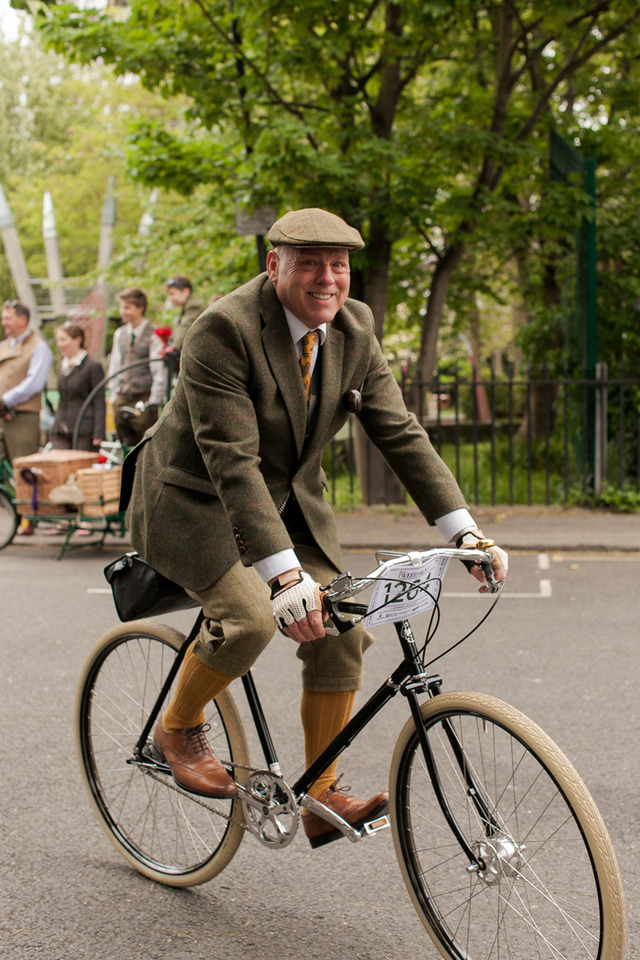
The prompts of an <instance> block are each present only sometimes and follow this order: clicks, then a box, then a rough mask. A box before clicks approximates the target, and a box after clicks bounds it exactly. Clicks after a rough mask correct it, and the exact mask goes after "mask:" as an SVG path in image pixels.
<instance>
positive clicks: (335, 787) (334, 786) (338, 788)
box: [329, 773, 351, 793]
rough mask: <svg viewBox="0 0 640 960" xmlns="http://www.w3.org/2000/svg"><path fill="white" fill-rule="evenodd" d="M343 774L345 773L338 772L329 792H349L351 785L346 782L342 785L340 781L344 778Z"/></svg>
mask: <svg viewBox="0 0 640 960" xmlns="http://www.w3.org/2000/svg"><path fill="white" fill-rule="evenodd" d="M343 776H344V774H343V773H340V774H338V776H337V777H336V779H335V780H334V781H333V783H332V784H331V786H330V787H329V793H349V791H350V790H351V787H348V786H347V785H346V784H345V785H344V786H342V785H340V781H341V780H342V778H343Z"/></svg>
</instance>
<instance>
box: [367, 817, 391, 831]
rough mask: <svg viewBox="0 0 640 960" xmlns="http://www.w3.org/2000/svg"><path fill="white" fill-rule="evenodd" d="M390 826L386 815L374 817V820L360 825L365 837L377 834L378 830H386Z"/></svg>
mask: <svg viewBox="0 0 640 960" xmlns="http://www.w3.org/2000/svg"><path fill="white" fill-rule="evenodd" d="M390 826H391V821H390V820H389V817H388V816H387V814H386V813H384V814H383V815H382V816H381V817H376V818H375V819H374V820H368V821H367V823H363V824H362V829H363V831H364V833H366V834H367V836H372V835H373V834H374V833H378V832H379V831H380V830H386V828H387V827H390Z"/></svg>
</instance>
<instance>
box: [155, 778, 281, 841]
mask: <svg viewBox="0 0 640 960" xmlns="http://www.w3.org/2000/svg"><path fill="white" fill-rule="evenodd" d="M141 766H142V768H143V770H144V772H145V773H146V775H147V776H148V777H151V779H152V780H157V781H158V783H162V784H164V786H165V787H170V789H171V790H175V792H176V793H179V794H180V796H181V797H187V798H188V799H189V800H191V801H192V802H193V803H197V804H198V806H200V807H204V808H205V810H208V811H209V812H210V813H215V814H216V815H217V816H219V817H222V819H223V820H226V821H227V823H232V824H234V825H235V826H237V827H241V828H242V829H243V830H246V831H247V832H248V833H251V832H252V831H251V828H250V827H249V826H248V825H247V824H246V823H245V822H244V820H236V819H235V817H232V816H231V815H230V814H228V813H223V812H222V810H218V809H217V808H216V807H212V806H210V805H209V804H208V803H205V801H204V800H203V799H202V798H201V797H199V796H198V795H197V794H195V793H190V792H189V791H188V790H184V789H183V788H182V787H180V786H179V785H178V784H177V783H176V782H175V781H174V780H172V779H171V774H169V775H168V776H161V775H160V774H158V773H156V772H155V771H154V770H152V769H151V768H150V767H147V766H145V765H144V764H141ZM227 766H230V767H234V768H236V769H238V770H249V771H251V773H262V772H263V771H261V770H259V769H258V768H257V767H247V766H245V764H243V763H229V764H227Z"/></svg>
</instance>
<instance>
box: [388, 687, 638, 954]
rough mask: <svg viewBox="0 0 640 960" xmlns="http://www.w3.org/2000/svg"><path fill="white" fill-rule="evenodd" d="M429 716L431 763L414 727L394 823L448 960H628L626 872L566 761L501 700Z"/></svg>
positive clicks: (454, 698) (444, 703)
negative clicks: (625, 959) (625, 956)
mask: <svg viewBox="0 0 640 960" xmlns="http://www.w3.org/2000/svg"><path fill="white" fill-rule="evenodd" d="M421 710H422V718H423V723H424V729H425V732H426V735H427V739H428V743H429V750H430V763H429V764H427V763H426V761H425V756H424V754H423V750H422V748H421V745H420V743H419V740H418V735H417V732H416V728H415V724H414V722H413V720H410V721H408V722H407V724H406V725H405V727H404V729H403V730H402V732H401V734H400V737H399V739H398V743H397V745H396V749H395V752H394V755H393V760H392V766H391V782H390V808H391V810H390V812H391V825H392V831H393V838H394V844H395V848H396V854H397V856H398V860H399V863H400V868H401V870H402V874H403V878H404V881H405V884H406V886H407V889H408V891H409V894H410V895H411V898H412V900H413V903H414V906H415V907H416V910H417V911H418V913H419V915H420V919H421V920H422V922H423V924H424V925H425V927H426V929H427V931H428V932H429V935H430V936H431V938H432V940H433V942H434V943H435V945H436V947H437V948H438V950H439V951H440V953H441V955H442V956H443V957H448V958H454V960H495V958H498V957H500V958H501V960H524V958H528V957H549V958H554V960H622V957H623V954H624V940H625V911H624V898H623V892H622V881H621V878H620V872H619V870H618V864H617V862H616V857H615V853H614V851H613V847H612V845H611V841H610V839H609V835H608V833H607V830H606V827H605V825H604V823H603V821H602V818H601V817H600V814H599V812H598V810H597V808H596V806H595V803H594V802H593V799H592V798H591V796H590V794H589V792H588V791H587V788H586V787H585V785H584V783H583V782H582V780H581V779H580V777H579V776H578V774H577V773H576V771H575V770H574V768H573V767H572V765H571V763H570V762H569V760H568V759H567V758H566V757H565V756H564V754H563V753H562V752H561V751H560V750H559V749H558V747H557V746H556V745H555V744H554V743H553V741H552V740H551V739H550V738H549V737H548V736H547V735H546V734H545V733H544V732H543V731H542V730H541V729H540V728H539V727H538V726H537V725H536V724H535V723H533V722H532V721H531V720H529V719H528V718H527V717H525V716H524V715H523V714H521V713H519V712H518V711H517V710H515V709H514V708H513V707H510V706H509V705H508V704H506V703H502V702H501V701H500V700H495V699H493V698H492V697H487V696H484V695H483V694H478V693H465V692H456V693H443V694H440V695H438V696H436V697H434V698H433V699H431V700H429V701H427V702H426V703H424V704H423V705H422V707H421ZM428 768H430V770H431V774H430V773H429V769H428ZM436 781H439V783H440V786H441V788H442V794H443V796H444V798H445V804H444V805H445V808H448V809H447V815H448V816H449V817H450V818H452V819H453V822H454V823H455V824H456V825H457V827H458V829H459V831H460V832H461V834H462V836H463V837H464V839H465V840H466V842H467V844H468V846H469V847H470V849H471V850H472V851H473V854H474V859H473V861H471V860H470V858H469V857H468V856H467V855H466V854H465V852H464V851H463V849H462V846H461V844H460V843H459V841H458V840H457V839H456V838H455V836H454V834H453V832H452V829H451V827H450V826H449V823H448V822H447V819H446V818H445V814H444V813H443V809H442V806H443V805H442V804H441V803H439V802H438V799H437V797H436V793H435V792H434V786H433V782H436Z"/></svg>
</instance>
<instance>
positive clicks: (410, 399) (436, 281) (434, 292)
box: [405, 240, 466, 413]
mask: <svg viewBox="0 0 640 960" xmlns="http://www.w3.org/2000/svg"><path fill="white" fill-rule="evenodd" d="M465 249H466V245H465V242H464V241H463V240H458V241H457V242H456V243H455V244H454V245H453V246H452V247H449V249H448V250H447V251H446V253H445V254H444V256H443V257H441V259H440V260H439V261H438V263H437V265H436V268H435V270H434V272H433V277H432V278H431V285H430V287H429V296H428V299H427V312H426V315H425V318H424V323H423V325H422V339H421V343H420V354H419V356H418V362H417V365H416V374H417V376H416V378H415V381H414V384H413V385H412V386H410V387H408V388H407V390H406V391H405V399H406V401H407V406H408V407H409V409H410V410H412V411H413V412H414V413H417V412H418V410H420V409H421V407H422V405H423V398H422V397H421V396H420V393H421V391H422V390H423V389H424V387H426V386H427V385H428V384H430V383H431V381H432V379H433V375H434V372H435V369H436V360H437V353H438V334H439V333H440V326H441V324H442V315H443V313H444V305H445V302H446V299H447V291H448V289H449V283H450V281H451V277H452V276H453V274H454V273H455V271H456V268H457V266H458V264H459V263H460V262H461V260H462V258H463V257H464V254H465Z"/></svg>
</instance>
